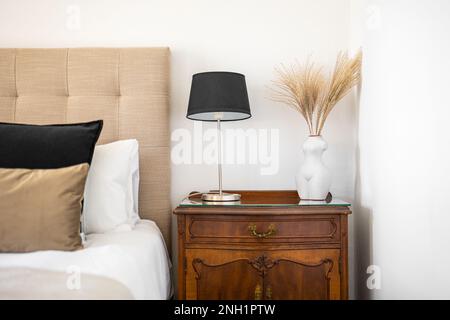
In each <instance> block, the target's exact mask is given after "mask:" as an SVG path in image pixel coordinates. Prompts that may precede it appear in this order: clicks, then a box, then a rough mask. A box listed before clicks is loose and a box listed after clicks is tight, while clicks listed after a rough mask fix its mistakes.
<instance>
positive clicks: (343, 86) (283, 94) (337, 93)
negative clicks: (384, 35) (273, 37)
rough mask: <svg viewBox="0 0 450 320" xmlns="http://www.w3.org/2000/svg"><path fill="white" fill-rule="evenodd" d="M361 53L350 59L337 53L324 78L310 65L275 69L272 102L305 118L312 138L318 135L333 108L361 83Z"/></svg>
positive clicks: (319, 71)
mask: <svg viewBox="0 0 450 320" xmlns="http://www.w3.org/2000/svg"><path fill="white" fill-rule="evenodd" d="M361 63H362V52H361V51H359V52H358V53H357V54H356V55H355V56H354V57H353V58H350V57H349V56H348V54H347V53H339V55H338V57H337V60H336V64H335V67H334V70H333V72H332V73H331V74H330V75H329V76H328V77H327V76H325V75H324V74H323V72H322V67H318V66H316V65H315V64H314V63H312V62H309V61H308V62H307V63H306V64H304V65H300V64H296V65H294V66H291V67H289V68H288V67H285V66H283V65H282V66H281V67H280V68H277V69H276V74H277V78H276V80H275V81H274V88H273V90H272V91H273V92H272V100H274V101H277V102H281V103H284V104H286V105H288V106H290V107H291V108H293V109H295V110H297V111H298V112H299V113H300V114H301V115H302V116H303V118H305V120H306V123H307V125H308V129H309V132H310V134H311V135H321V134H322V130H323V127H324V125H325V121H326V119H327V118H328V116H329V114H330V112H331V111H332V110H333V108H334V107H335V106H336V104H337V103H338V102H339V101H340V100H341V99H342V98H344V97H345V96H346V95H347V94H348V93H349V92H350V90H351V89H352V88H353V87H354V86H355V85H357V84H358V83H359V81H360V80H361Z"/></svg>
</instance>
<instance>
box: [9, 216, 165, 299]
mask: <svg viewBox="0 0 450 320" xmlns="http://www.w3.org/2000/svg"><path fill="white" fill-rule="evenodd" d="M2 268H5V270H6V269H11V268H28V269H40V270H46V271H58V272H65V273H67V275H68V276H69V275H74V274H75V273H77V272H78V271H79V272H81V277H80V280H81V286H82V284H83V274H86V275H97V276H102V277H107V278H110V279H113V280H116V281H117V282H119V283H121V284H122V285H124V286H125V287H126V288H127V289H128V290H129V291H130V293H131V295H132V296H133V297H134V298H135V299H160V300H162V299H168V298H170V295H171V289H172V285H171V279H170V268H171V264H170V260H169V256H168V253H167V249H166V247H165V244H164V240H163V237H162V235H161V233H160V231H159V228H158V227H157V226H156V224H155V223H154V222H152V221H148V220H141V221H139V222H138V223H137V225H136V227H135V228H134V229H133V230H131V231H121V232H113V233H105V234H91V235H89V236H87V241H86V243H85V248H84V249H83V250H79V251H75V252H60V251H39V252H33V253H21V254H9V253H8V254H6V253H2V254H0V272H2V271H1V270H2ZM0 286H1V283H0Z"/></svg>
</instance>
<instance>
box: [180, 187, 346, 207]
mask: <svg viewBox="0 0 450 320" xmlns="http://www.w3.org/2000/svg"><path fill="white" fill-rule="evenodd" d="M226 192H229V193H239V194H241V196H242V197H241V201H239V202H226V203H211V202H205V201H202V200H201V198H200V197H201V195H200V194H198V193H195V194H193V195H192V196H191V197H189V198H186V199H184V200H183V201H182V202H181V203H180V207H195V208H200V207H224V206H227V207H228V206H232V207H350V206H351V204H350V203H348V202H346V201H343V200H340V199H336V198H331V199H328V200H327V201H325V200H324V201H310V200H301V199H300V198H299V196H298V194H297V192H296V191H229V190H227V191H226Z"/></svg>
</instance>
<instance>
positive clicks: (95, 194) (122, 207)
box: [82, 140, 139, 234]
mask: <svg viewBox="0 0 450 320" xmlns="http://www.w3.org/2000/svg"><path fill="white" fill-rule="evenodd" d="M138 193H139V144H138V142H137V140H123V141H117V142H113V143H110V144H106V145H101V146H97V147H95V151H94V157H93V158H92V164H91V167H90V169H89V174H88V177H87V181H86V188H85V192H84V207H83V215H84V217H83V220H82V222H83V225H84V233H85V234H89V233H104V232H108V231H121V230H130V229H132V228H133V227H134V225H135V224H136V222H137V221H138V220H139V214H138Z"/></svg>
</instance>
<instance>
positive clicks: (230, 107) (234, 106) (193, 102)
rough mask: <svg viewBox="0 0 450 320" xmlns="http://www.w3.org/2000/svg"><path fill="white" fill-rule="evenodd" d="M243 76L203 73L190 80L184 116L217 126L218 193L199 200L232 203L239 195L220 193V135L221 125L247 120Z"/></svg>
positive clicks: (231, 73)
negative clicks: (189, 90)
mask: <svg viewBox="0 0 450 320" xmlns="http://www.w3.org/2000/svg"><path fill="white" fill-rule="evenodd" d="M251 116H252V115H251V113H250V104H249V101H248V94H247V86H246V84H245V76H244V75H242V74H240V73H235V72H203V73H197V74H194V75H193V77H192V86H191V94H190V97H189V106H188V111H187V115H186V117H187V118H188V119H191V120H197V121H209V122H212V121H214V122H216V123H217V164H218V174H219V191H218V192H209V193H205V194H203V195H202V200H203V201H208V202H219V203H220V202H234V201H239V200H240V199H241V195H239V194H231V193H225V192H223V191H222V132H221V128H220V127H221V126H220V124H221V122H224V121H237V120H245V119H248V118H250V117H251Z"/></svg>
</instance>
